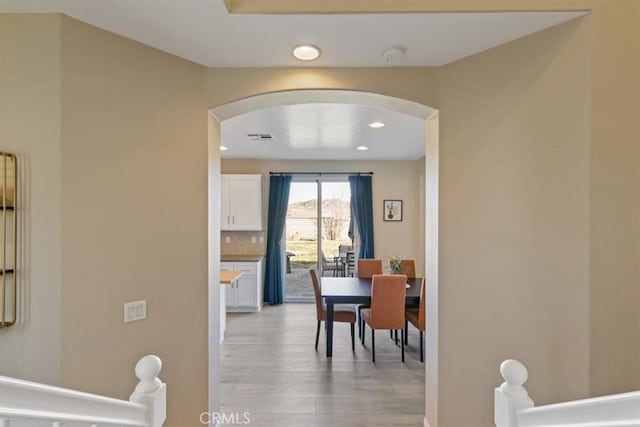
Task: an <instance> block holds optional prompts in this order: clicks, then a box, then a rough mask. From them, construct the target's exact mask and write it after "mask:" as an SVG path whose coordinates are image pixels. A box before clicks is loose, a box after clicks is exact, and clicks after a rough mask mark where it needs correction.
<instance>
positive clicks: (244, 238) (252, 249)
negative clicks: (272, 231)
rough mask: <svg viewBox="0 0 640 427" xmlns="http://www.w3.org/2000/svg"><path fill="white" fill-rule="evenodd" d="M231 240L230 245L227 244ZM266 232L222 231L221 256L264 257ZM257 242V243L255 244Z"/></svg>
mask: <svg viewBox="0 0 640 427" xmlns="http://www.w3.org/2000/svg"><path fill="white" fill-rule="evenodd" d="M227 238H229V243H227ZM265 239H266V233H265V232H264V231H222V232H221V233H220V254H221V255H264V254H265V242H264V241H265ZM254 240H255V243H254Z"/></svg>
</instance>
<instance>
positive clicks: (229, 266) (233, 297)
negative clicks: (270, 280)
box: [220, 260, 264, 313]
mask: <svg viewBox="0 0 640 427" xmlns="http://www.w3.org/2000/svg"><path fill="white" fill-rule="evenodd" d="M220 270H222V271H224V270H233V271H242V276H240V277H239V278H238V280H236V281H235V283H234V284H232V285H229V286H227V287H226V289H225V299H226V303H227V312H232V313H233V312H258V311H260V310H261V309H262V287H263V277H264V268H263V262H262V260H260V261H251V262H249V261H246V262H245V261H243V262H221V263H220Z"/></svg>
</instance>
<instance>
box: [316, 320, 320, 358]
mask: <svg viewBox="0 0 640 427" xmlns="http://www.w3.org/2000/svg"><path fill="white" fill-rule="evenodd" d="M320 322H321V321H320V320H318V327H317V328H316V351H317V350H318V338H320Z"/></svg>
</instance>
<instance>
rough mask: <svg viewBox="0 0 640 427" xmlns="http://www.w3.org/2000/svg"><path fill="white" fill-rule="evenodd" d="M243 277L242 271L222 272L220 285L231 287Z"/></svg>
mask: <svg viewBox="0 0 640 427" xmlns="http://www.w3.org/2000/svg"><path fill="white" fill-rule="evenodd" d="M240 276H242V271H221V272H220V283H222V284H223V285H230V284H231V282H233V281H234V280H236V279H237V278H238V277H240Z"/></svg>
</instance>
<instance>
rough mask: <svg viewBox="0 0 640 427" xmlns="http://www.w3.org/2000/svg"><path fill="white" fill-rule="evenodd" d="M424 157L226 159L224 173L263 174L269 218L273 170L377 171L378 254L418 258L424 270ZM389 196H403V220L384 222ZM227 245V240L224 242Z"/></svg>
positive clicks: (387, 256)
mask: <svg viewBox="0 0 640 427" xmlns="http://www.w3.org/2000/svg"><path fill="white" fill-rule="evenodd" d="M421 164H424V159H421V160H414V161H370V162H363V161H332V162H328V161H311V160H309V161H307V160H304V161H298V160H289V161H285V160H282V161H272V160H234V159H228V160H223V161H222V173H259V174H262V175H263V183H264V185H263V188H264V190H263V198H262V200H263V209H264V212H265V216H264V217H265V218H266V217H267V215H266V211H267V207H268V200H269V196H268V195H269V188H268V187H269V186H268V183H269V172H373V223H374V224H373V226H374V251H375V255H376V258H381V259H382V260H383V261H384V262H385V263H386V262H387V260H388V259H389V258H390V257H392V256H394V255H400V256H403V257H407V258H416V263H417V265H416V268H417V269H418V272H419V273H422V272H423V271H424V269H423V265H424V258H422V259H419V258H418V256H419V255H420V254H421V253H423V252H422V249H421V248H422V247H423V246H424V241H423V239H421V234H420V233H419V232H418V230H421V229H424V228H423V226H422V225H421V224H422V222H423V220H422V217H421V216H420V206H421V203H423V202H424V192H423V193H422V194H420V191H419V190H420V189H421V188H424V186H421V185H420V179H421V178H422V179H424V177H423V176H422V177H421V175H420V172H421V171H422V170H423V169H424V167H421ZM385 199H394V200H396V199H400V200H403V220H402V222H384V221H383V220H382V203H383V200H385ZM223 247H224V244H223Z"/></svg>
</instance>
